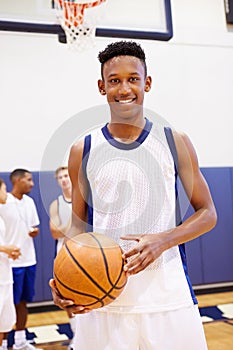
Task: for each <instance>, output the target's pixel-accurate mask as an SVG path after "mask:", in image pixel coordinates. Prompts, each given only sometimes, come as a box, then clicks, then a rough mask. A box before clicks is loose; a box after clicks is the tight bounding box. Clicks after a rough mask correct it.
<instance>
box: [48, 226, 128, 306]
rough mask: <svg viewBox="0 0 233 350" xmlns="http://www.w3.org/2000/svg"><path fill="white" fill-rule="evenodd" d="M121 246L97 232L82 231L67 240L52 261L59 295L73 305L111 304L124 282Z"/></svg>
mask: <svg viewBox="0 0 233 350" xmlns="http://www.w3.org/2000/svg"><path fill="white" fill-rule="evenodd" d="M124 264H125V261H124V260H123V259H122V250H121V248H120V246H119V245H118V244H117V243H116V242H115V241H114V240H113V239H111V238H109V237H108V236H106V235H104V234H98V233H93V232H89V233H81V234H79V235H77V236H75V237H74V238H72V239H70V240H68V241H67V242H66V243H65V244H64V245H63V247H62V248H61V250H60V251H59V253H58V255H57V256H56V258H55V261H54V279H55V281H56V286H57V289H58V291H59V292H60V294H61V295H62V296H63V297H64V298H66V299H70V300H73V301H74V303H75V304H76V305H83V306H85V307H87V308H88V309H98V308H100V307H103V306H105V305H108V304H110V303H111V302H113V300H115V299H116V298H117V297H118V296H119V295H120V294H121V292H122V291H123V289H124V286H125V285H126V282H127V276H126V273H125V272H124V270H123V267H124Z"/></svg>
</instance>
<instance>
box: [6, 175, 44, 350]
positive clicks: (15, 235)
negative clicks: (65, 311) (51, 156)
mask: <svg viewBox="0 0 233 350" xmlns="http://www.w3.org/2000/svg"><path fill="white" fill-rule="evenodd" d="M10 180H11V182H12V186H13V187H12V191H11V193H8V195H7V202H6V204H4V205H1V206H0V216H1V217H2V218H3V220H4V222H5V226H6V242H7V244H11V245H12V244H13V245H16V246H18V247H19V248H20V250H21V256H20V257H19V259H17V260H16V261H14V262H13V263H12V266H13V280H14V283H13V292H14V304H15V309H16V331H15V339H14V340H15V344H14V345H13V350H34V349H36V348H35V347H34V346H33V345H31V344H30V343H29V342H27V340H26V331H25V327H26V322H27V315H28V310H27V305H26V303H27V302H31V301H32V300H33V296H34V284H35V273H36V254H35V248H34V242H33V238H34V237H36V236H37V235H38V234H39V228H38V227H36V226H37V225H39V218H38V214H37V210H36V206H35V203H34V201H33V199H32V198H30V197H29V196H27V194H28V193H29V192H30V191H31V189H32V187H33V186H34V183H33V179H32V174H31V172H30V171H28V170H25V169H15V170H14V171H13V172H12V173H11V174H10Z"/></svg>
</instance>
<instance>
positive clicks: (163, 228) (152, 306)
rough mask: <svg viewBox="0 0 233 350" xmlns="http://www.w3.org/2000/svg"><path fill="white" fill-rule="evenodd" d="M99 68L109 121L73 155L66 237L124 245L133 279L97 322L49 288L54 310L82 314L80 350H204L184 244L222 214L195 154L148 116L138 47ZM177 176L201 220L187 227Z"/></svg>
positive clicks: (97, 313)
mask: <svg viewBox="0 0 233 350" xmlns="http://www.w3.org/2000/svg"><path fill="white" fill-rule="evenodd" d="M98 58H99V61H100V63H101V75H102V77H101V79H100V80H99V81H98V87H99V91H100V93H101V95H103V96H106V97H107V101H108V104H109V107H110V113H111V119H110V121H109V122H108V123H107V124H106V125H105V126H103V127H102V128H101V129H99V130H96V131H94V132H92V133H91V134H90V135H87V136H86V137H85V138H84V139H82V140H80V141H78V142H77V143H75V144H74V145H73V146H72V148H71V151H70V156H69V164H68V169H69V174H70V178H71V182H72V211H73V212H72V226H71V229H70V231H69V233H68V234H69V237H72V236H73V235H76V234H77V232H80V233H81V232H84V231H85V230H87V227H90V228H91V229H92V230H93V231H95V232H102V233H103V234H106V235H110V236H111V237H113V238H114V239H116V240H117V241H118V242H119V244H120V245H121V246H122V248H123V250H124V254H123V257H124V258H126V259H127V264H126V267H125V269H126V271H127V273H128V276H129V278H128V282H127V285H126V287H125V289H124V291H123V292H122V294H121V295H120V296H119V298H117V299H116V300H115V301H114V302H113V303H111V304H109V305H108V306H106V307H103V308H100V309H97V310H93V311H91V312H90V310H88V309H86V308H84V307H83V306H82V305H79V306H75V305H73V303H72V301H70V300H64V299H62V298H61V296H60V295H59V293H58V291H57V289H56V286H55V282H54V280H51V281H50V285H51V287H52V291H53V298H54V302H55V304H56V305H58V306H60V307H61V308H65V307H67V306H69V307H70V310H72V312H73V313H77V314H82V316H80V317H79V318H78V321H77V330H76V344H75V345H76V346H75V349H77V350H86V349H97V350H119V349H121V350H139V349H140V350H154V349H156V350H186V349H189V350H197V349H198V350H206V349H207V345H206V340H205V336H204V331H203V327H202V322H201V318H200V315H199V312H198V308H197V301H196V298H195V296H194V293H193V290H192V286H191V283H190V280H189V277H188V275H187V269H186V261H185V253H184V246H183V244H184V243H185V242H187V241H190V240H192V239H194V238H196V237H199V236H200V235H202V234H204V233H205V232H207V231H209V230H211V229H212V228H213V227H214V226H215V224H216V211H215V207H214V204H213V201H212V198H211V194H210V192H209V188H208V185H207V183H206V181H205V180H204V178H203V176H202V174H201V171H200V169H199V165H198V160H197V156H196V153H195V150H194V147H193V146H192V143H191V141H190V140H189V138H188V137H187V136H186V135H185V134H183V133H178V132H176V131H173V130H171V129H170V128H168V127H165V125H162V124H161V122H160V121H159V120H158V121H156V122H154V124H153V123H152V122H151V121H150V116H149V115H148V116H147V115H145V114H144V111H143V101H144V94H145V92H149V91H150V89H151V85H152V78H151V77H150V76H148V75H147V67H146V61H145V53H144V51H143V50H142V48H141V46H140V45H138V44H137V43H135V42H131V41H119V42H115V43H112V44H110V45H108V46H107V47H106V49H105V50H103V51H102V52H100V53H99V56H98ZM178 175H179V177H180V179H181V181H182V184H183V186H184V188H185V191H186V193H187V195H188V197H189V199H190V203H191V204H192V206H193V208H194V211H195V212H194V214H193V215H192V216H191V217H189V218H188V219H187V220H186V221H184V222H181V221H180V219H179V218H178V206H176V203H177V198H176V195H177V192H176V184H177V183H176V181H177V176H178ZM87 223H88V224H89V225H91V226H87ZM72 305H73V306H72Z"/></svg>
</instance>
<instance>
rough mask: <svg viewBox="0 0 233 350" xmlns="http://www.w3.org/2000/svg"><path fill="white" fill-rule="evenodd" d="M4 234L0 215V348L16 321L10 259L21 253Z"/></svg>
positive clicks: (1, 193) (1, 188)
mask: <svg viewBox="0 0 233 350" xmlns="http://www.w3.org/2000/svg"><path fill="white" fill-rule="evenodd" d="M6 199H7V192H6V185H5V182H4V181H3V180H2V179H0V203H1V204H5V203H6ZM5 235H6V230H5V224H4V221H3V219H2V218H1V216H0V272H1V273H0V350H6V349H7V340H6V339H4V337H5V333H8V332H9V331H11V329H12V328H13V326H14V325H15V322H16V313H15V306H14V301H13V276H12V268H11V262H10V259H13V260H15V259H18V257H19V256H20V254H21V253H20V249H19V248H18V247H16V246H15V245H7V244H6V243H5Z"/></svg>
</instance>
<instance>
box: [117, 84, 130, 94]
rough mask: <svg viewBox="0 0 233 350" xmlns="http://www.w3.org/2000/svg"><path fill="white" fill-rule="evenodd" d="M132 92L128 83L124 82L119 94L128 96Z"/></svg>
mask: <svg viewBox="0 0 233 350" xmlns="http://www.w3.org/2000/svg"><path fill="white" fill-rule="evenodd" d="M129 91H130V86H129V83H128V81H122V82H121V84H120V87H119V94H120V95H126V94H128V93H129Z"/></svg>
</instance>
